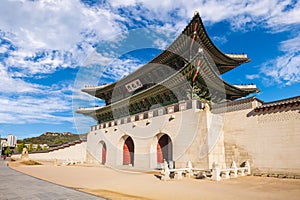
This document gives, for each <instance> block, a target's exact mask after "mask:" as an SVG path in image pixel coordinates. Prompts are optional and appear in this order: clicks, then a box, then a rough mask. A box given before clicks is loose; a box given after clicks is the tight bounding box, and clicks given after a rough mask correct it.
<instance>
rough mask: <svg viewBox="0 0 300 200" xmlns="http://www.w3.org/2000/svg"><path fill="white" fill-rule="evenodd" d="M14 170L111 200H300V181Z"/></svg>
mask: <svg viewBox="0 0 300 200" xmlns="http://www.w3.org/2000/svg"><path fill="white" fill-rule="evenodd" d="M43 164H44V165H33V166H27V165H23V164H17V163H15V164H11V165H10V166H11V167H12V168H13V169H16V170H18V171H20V172H23V173H26V174H29V175H31V176H34V177H37V178H40V179H44V180H47V181H50V182H54V183H56V184H60V185H64V186H67V187H73V188H76V189H78V190H81V191H85V192H88V193H92V194H96V195H99V196H102V197H106V198H110V199H122V200H123V199H125V200H126V199H142V200H148V199H197V200H199V199H200V200H201V199H222V200H223V199H228V200H229V199H230V200H234V199H243V200H253V199H255V200H256V199H278V200H279V199H280V200H281V199H291V200H293V199H295V200H296V199H297V200H298V199H299V198H300V179H278V178H270V177H254V176H247V177H239V178H234V179H229V180H221V181H219V182H215V181H211V180H207V179H201V180H200V179H193V178H184V179H182V180H171V181H166V182H164V181H161V180H159V179H158V178H157V177H156V176H155V175H154V174H151V173H148V174H147V173H139V172H125V171H118V170H114V169H110V168H106V167H98V166H54V165H52V164H51V163H43Z"/></svg>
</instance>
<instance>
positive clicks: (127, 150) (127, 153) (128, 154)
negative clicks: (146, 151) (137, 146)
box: [123, 136, 134, 166]
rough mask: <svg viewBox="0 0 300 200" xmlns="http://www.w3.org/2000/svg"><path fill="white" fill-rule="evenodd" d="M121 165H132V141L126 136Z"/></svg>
mask: <svg viewBox="0 0 300 200" xmlns="http://www.w3.org/2000/svg"><path fill="white" fill-rule="evenodd" d="M123 165H132V166H133V165H134V143H133V140H132V138H131V137H130V136H128V137H127V138H126V140H125V142H124V146H123Z"/></svg>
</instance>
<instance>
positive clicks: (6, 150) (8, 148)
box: [4, 147, 12, 155]
mask: <svg viewBox="0 0 300 200" xmlns="http://www.w3.org/2000/svg"><path fill="white" fill-rule="evenodd" d="M11 153H12V150H11V149H10V147H7V148H6V149H5V151H4V154H5V155H9V154H11Z"/></svg>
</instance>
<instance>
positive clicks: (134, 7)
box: [0, 0, 300, 138]
mask: <svg viewBox="0 0 300 200" xmlns="http://www.w3.org/2000/svg"><path fill="white" fill-rule="evenodd" d="M195 10H197V11H199V13H200V15H201V17H202V19H203V21H204V25H205V27H206V29H207V31H208V34H209V36H210V37H211V39H212V40H213V42H214V43H215V44H216V46H217V47H218V48H220V49H221V50H222V51H223V52H225V53H247V54H248V57H249V58H251V62H250V63H247V64H243V65H241V66H239V67H238V68H236V69H234V70H232V71H230V72H228V73H226V74H225V75H223V76H222V77H223V79H225V80H226V81H227V82H229V83H232V84H242V83H255V84H257V86H258V87H259V88H260V89H261V92H260V93H259V94H257V97H258V98H259V99H261V100H263V101H266V102H268V101H273V100H278V99H282V98H288V97H293V96H298V95H299V94H300V89H299V88H300V87H299V86H300V17H299V16H300V2H298V1H293V0H251V1H240V0H225V1H220V0H218V1H217V0H210V1H205V0H197V1H193V0H191V1H183V0H172V1H171V0H163V1H158V0H152V1H146V0H128V1H126V0H112V1H104V0H102V1H100V0H99V1H97V0H82V1H79V0H61V1H58V0H40V1H39V0H28V1H26V0H3V1H1V6H0V135H1V136H2V137H5V136H6V135H8V134H14V135H16V136H17V137H18V138H25V137H32V136H36V135H40V134H42V133H44V132H45V131H59V132H63V131H71V132H73V133H83V132H86V131H88V127H89V125H92V124H93V123H95V122H93V121H92V120H91V119H88V118H87V117H84V116H79V115H76V114H75V115H74V110H76V109H77V107H78V106H82V105H84V106H94V104H95V99H93V98H91V97H89V96H87V95H84V94H80V92H78V91H79V89H80V88H82V87H84V85H88V84H101V83H105V82H110V81H115V80H118V79H120V78H121V77H123V76H124V75H126V74H128V73H130V72H132V71H133V70H135V69H137V68H138V67H139V66H141V65H142V64H143V63H145V62H147V61H149V60H150V59H151V58H153V57H154V56H155V55H156V54H157V53H158V52H159V51H160V49H163V48H165V47H167V45H168V44H170V42H172V41H173V40H174V39H175V38H176V37H177V36H178V35H179V33H180V32H181V31H182V30H183V28H184V27H185V26H186V25H187V23H188V22H189V21H190V20H191V18H192V17H193V13H194V11H195ZM135 30H138V31H137V32H138V33H141V32H143V31H144V32H143V34H142V35H145V33H146V35H148V34H149V35H151V34H150V33H153V32H155V33H156V34H155V35H152V36H151V37H149V38H150V40H147V41H146V40H145V41H144V43H143V44H138V45H137V46H135V48H136V49H135V48H133V47H131V46H130V45H129V44H132V43H134V39H135V38H136V37H137V36H136V33H135V32H134V31H135ZM141 30H142V31H141ZM146 30H151V31H148V32H147V31H146ZM153 30H155V31H153ZM130 34H131V35H132V37H131V40H129V39H127V40H126V39H125V36H126V35H130ZM124 40H125V41H126V42H125V43H124ZM121 43H123V46H121V47H123V49H122V48H121V49H120V48H117V47H119V46H118V45H119V44H121ZM107 44H109V45H107ZM124 47H126V48H124ZM111 49H113V50H114V51H113V50H111ZM117 50H118V51H119V52H117ZM103 66H106V67H105V69H103ZM96 103H97V104H101V102H99V101H96Z"/></svg>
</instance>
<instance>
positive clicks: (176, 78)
mask: <svg viewBox="0 0 300 200" xmlns="http://www.w3.org/2000/svg"><path fill="white" fill-rule="evenodd" d="M249 61H250V59H249V58H248V57H247V55H246V54H225V53H223V52H221V51H220V50H219V49H218V48H217V47H216V46H215V45H214V44H213V42H212V41H211V40H210V38H209V36H208V34H207V32H206V31H205V28H204V26H203V23H202V21H201V18H200V16H199V14H198V13H195V15H194V17H193V18H192V20H191V21H190V22H189V24H188V25H187V26H186V28H185V29H184V30H183V31H182V33H181V34H180V35H179V36H178V38H177V39H176V40H175V41H174V42H173V43H172V44H171V45H170V46H169V47H168V48H167V49H166V50H164V51H163V52H161V53H160V54H159V55H158V56H157V57H155V58H154V59H153V60H151V61H150V62H148V63H147V64H145V65H144V66H142V67H141V68H139V69H138V70H136V71H134V72H133V73H131V74H130V75H128V76H126V77H123V78H122V79H120V80H119V81H117V82H114V83H111V84H106V85H101V86H94V87H85V88H83V89H82V91H83V92H86V93H88V94H90V95H93V96H95V97H97V98H100V99H103V100H105V105H104V106H102V107H93V108H80V109H78V110H77V112H78V113H81V114H84V115H86V116H90V117H93V118H94V119H95V120H96V121H97V122H98V123H97V125H95V126H92V127H91V129H90V131H89V133H88V137H87V160H88V161H90V162H99V163H102V164H104V165H108V166H112V167H124V166H126V167H132V168H139V169H153V168H157V167H159V166H160V163H163V161H164V160H166V161H167V162H169V163H170V166H171V167H176V168H177V167H184V166H185V165H186V163H187V162H188V161H191V162H192V163H193V165H194V166H196V167H201V168H211V167H212V163H214V162H215V163H218V164H219V166H221V167H222V168H225V167H229V166H228V165H230V163H231V161H233V160H234V161H236V162H238V163H241V162H243V161H245V160H249V161H250V162H251V165H252V166H253V167H256V168H257V169H260V170H263V169H265V168H268V167H269V168H270V166H271V168H273V169H275V168H276V170H281V169H282V168H284V167H280V166H278V165H277V164H274V163H272V162H273V161H272V160H271V161H270V160H269V161H266V160H265V159H264V158H263V156H261V157H259V154H260V152H262V150H259V149H255V148H256V147H255V145H256V144H258V143H256V144H255V139H257V138H256V136H257V134H258V133H257V132H256V133H253V135H252V137H254V138H251V134H252V133H250V132H252V131H253V130H254V129H256V128H257V127H260V126H261V124H259V118H260V117H261V115H260V114H259V113H260V112H262V109H263V106H264V102H262V101H260V100H259V99H256V98H255V97H249V98H245V97H247V96H248V95H249V94H251V93H256V92H258V91H259V90H258V89H257V88H256V86H255V85H253V84H252V85H231V84H229V83H227V82H225V81H224V80H222V78H221V75H222V74H224V73H226V72H228V71H230V70H232V69H234V68H235V67H237V66H239V65H241V64H243V63H246V62H249ZM285 102H289V100H286V101H285ZM292 102H299V98H298V99H297V98H296V100H295V101H294V99H293V100H292ZM295 107H296V108H297V109H299V104H296V106H295ZM295 107H294V108H295ZM297 109H296V110H297ZM290 111H291V112H293V114H295V113H294V109H292V110H290ZM298 114H299V113H298ZM295 116H296V119H297V117H298V119H299V115H296V114H295ZM290 123H292V124H295V123H296V122H293V121H292V122H290ZM269 126H270V128H268V127H269ZM297 126H299V125H297ZM265 127H267V128H268V131H272V130H273V127H272V125H268V124H267V125H266V126H265ZM257 129H258V128H257ZM260 130H264V127H263V128H261V129H260ZM254 131H255V130H254ZM275 134H277V133H275ZM288 151H293V150H292V149H290V150H288ZM264 152H265V154H266V155H267V156H270V155H271V156H272V155H273V154H272V152H268V150H267V151H264ZM269 154H270V155H269ZM273 156H274V155H273ZM275 157H276V156H275ZM289 159H293V158H289ZM292 165H293V166H290V167H288V168H293V169H297V168H298V167H299V162H298V161H297V162H296V163H294V164H292Z"/></svg>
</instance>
